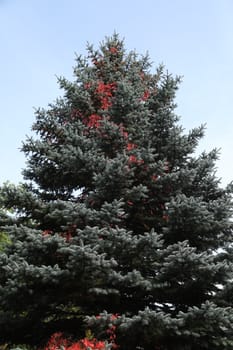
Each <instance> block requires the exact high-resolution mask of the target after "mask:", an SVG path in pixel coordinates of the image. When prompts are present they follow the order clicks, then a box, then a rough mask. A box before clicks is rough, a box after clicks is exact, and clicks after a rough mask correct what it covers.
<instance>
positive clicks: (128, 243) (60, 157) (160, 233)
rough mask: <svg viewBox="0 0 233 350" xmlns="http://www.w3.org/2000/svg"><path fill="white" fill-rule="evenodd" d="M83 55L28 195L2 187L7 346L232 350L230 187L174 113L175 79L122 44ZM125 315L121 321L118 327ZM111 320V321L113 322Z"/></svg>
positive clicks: (39, 130) (197, 134) (41, 143)
mask: <svg viewBox="0 0 233 350" xmlns="http://www.w3.org/2000/svg"><path fill="white" fill-rule="evenodd" d="M87 52H88V53H87V56H86V57H82V56H78V57H77V58H76V66H75V68H74V81H72V82H70V81H68V80H66V79H65V78H60V79H59V84H60V87H61V88H62V89H63V91H64V95H63V97H62V98H59V99H57V100H56V101H55V102H54V103H53V104H51V105H49V106H48V108H47V109H38V110H37V112H36V120H35V122H34V124H33V130H34V132H35V136H33V137H30V138H28V139H27V140H26V141H25V143H24V144H23V146H22V151H23V152H24V153H25V155H26V157H27V166H26V168H25V170H24V172H23V174H24V179H25V182H24V183H23V184H21V185H20V186H13V185H4V186H2V187H1V190H0V201H1V206H2V207H3V208H4V209H5V210H9V209H11V210H13V212H14V215H11V216H10V217H8V218H7V217H6V216H5V215H1V225H2V230H3V231H4V232H5V233H7V234H9V235H10V240H9V242H8V245H7V246H5V247H4V251H1V252H0V342H1V343H5V342H12V343H28V344H35V345H39V344H43V342H45V341H46V340H47V339H48V337H49V336H50V335H51V334H52V333H53V332H57V331H59V332H64V333H65V334H67V335H68V336H73V337H74V338H75V337H76V339H78V338H81V337H83V336H84V335H85V330H87V328H91V329H92V332H93V334H94V335H95V337H97V338H98V339H105V338H106V334H105V333H104V332H105V329H106V326H107V325H109V324H110V325H111V324H112V323H113V324H114V327H116V343H117V344H118V345H119V349H122V350H126V349H127V350H134V349H144V350H149V349H157V350H173V349H176V350H197V349H198V350H204V349H211V350H220V349H221V350H228V349H233V327H232V325H233V305H232V302H233V298H232V295H233V294H232V289H233V286H232V277H233V275H232V273H233V266H232V248H231V244H232V222H231V215H232V186H231V185H229V186H227V187H226V188H222V187H221V184H220V180H219V179H218V178H217V177H216V173H215V171H216V160H217V159H218V151H217V150H216V149H214V150H213V151H211V152H209V153H207V152H203V153H201V154H200V155H196V153H195V150H196V147H197V145H198V143H199V140H200V139H201V138H202V137H203V135H204V126H200V127H197V128H195V129H193V130H191V131H190V132H188V133H185V130H184V129H183V128H182V126H181V125H180V124H179V117H178V116H177V115H176V113H175V107H176V105H175V94H176V91H177V88H178V86H179V83H180V79H179V77H174V76H173V75H170V74H168V73H167V72H166V71H165V69H164V67H163V66H159V67H158V68H157V70H155V72H154V73H152V72H151V71H152V66H151V63H150V59H149V57H148V56H147V55H146V56H139V55H138V54H137V53H136V52H134V51H133V52H127V51H126V50H125V47H124V41H122V40H121V39H120V38H119V36H118V35H116V34H114V35H113V36H112V37H110V38H106V39H105V41H104V42H102V43H101V44H100V47H99V48H98V49H97V50H95V49H94V47H93V46H91V45H88V47H87ZM113 315H115V316H113ZM113 318H114V320H113Z"/></svg>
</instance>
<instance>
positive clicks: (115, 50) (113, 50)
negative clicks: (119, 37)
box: [109, 47, 118, 54]
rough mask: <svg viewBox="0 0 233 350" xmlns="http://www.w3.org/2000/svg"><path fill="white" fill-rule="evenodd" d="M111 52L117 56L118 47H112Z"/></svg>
mask: <svg viewBox="0 0 233 350" xmlns="http://www.w3.org/2000/svg"><path fill="white" fill-rule="evenodd" d="M109 51H110V52H111V53H113V54H115V53H117V52H118V50H117V48H116V47H110V49H109Z"/></svg>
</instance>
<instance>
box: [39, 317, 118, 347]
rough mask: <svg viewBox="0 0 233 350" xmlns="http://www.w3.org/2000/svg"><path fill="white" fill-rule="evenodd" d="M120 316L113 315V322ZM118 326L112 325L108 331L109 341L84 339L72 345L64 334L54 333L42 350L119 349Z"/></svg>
mask: <svg viewBox="0 0 233 350" xmlns="http://www.w3.org/2000/svg"><path fill="white" fill-rule="evenodd" d="M117 317H118V315H112V316H111V320H112V321H114V320H115V319H117ZM96 318H101V316H96ZM115 331H116V326H115V325H111V326H110V327H109V328H108V330H107V332H106V333H107V334H108V338H109V342H108V341H102V340H97V339H96V338H88V337H86V338H83V339H80V340H78V341H77V342H74V343H72V342H71V340H69V339H66V338H65V337H64V336H63V333H61V332H56V333H54V334H53V335H52V336H51V337H50V339H49V341H48V343H47V345H46V346H45V348H43V349H42V350H107V349H109V348H111V349H118V348H119V346H118V345H117V344H116V342H115V341H116V334H115Z"/></svg>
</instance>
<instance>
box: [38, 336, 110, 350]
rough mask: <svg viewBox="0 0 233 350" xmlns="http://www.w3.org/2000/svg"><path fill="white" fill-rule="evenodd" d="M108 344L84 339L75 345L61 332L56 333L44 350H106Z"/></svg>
mask: <svg viewBox="0 0 233 350" xmlns="http://www.w3.org/2000/svg"><path fill="white" fill-rule="evenodd" d="M106 345H107V344H106V342H104V341H100V340H97V339H95V338H93V339H88V338H84V339H81V340H79V341H77V342H75V343H72V342H71V341H70V340H68V339H66V338H64V336H63V334H62V333H61V332H57V333H54V334H53V335H52V336H51V338H50V339H49V341H48V343H47V345H46V347H45V348H44V349H43V350H106V349H107V346H106Z"/></svg>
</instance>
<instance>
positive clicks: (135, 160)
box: [129, 155, 144, 165]
mask: <svg viewBox="0 0 233 350" xmlns="http://www.w3.org/2000/svg"><path fill="white" fill-rule="evenodd" d="M129 163H131V164H138V165H140V164H143V163H144V160H143V159H138V158H137V157H136V156H134V155H131V156H129Z"/></svg>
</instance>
